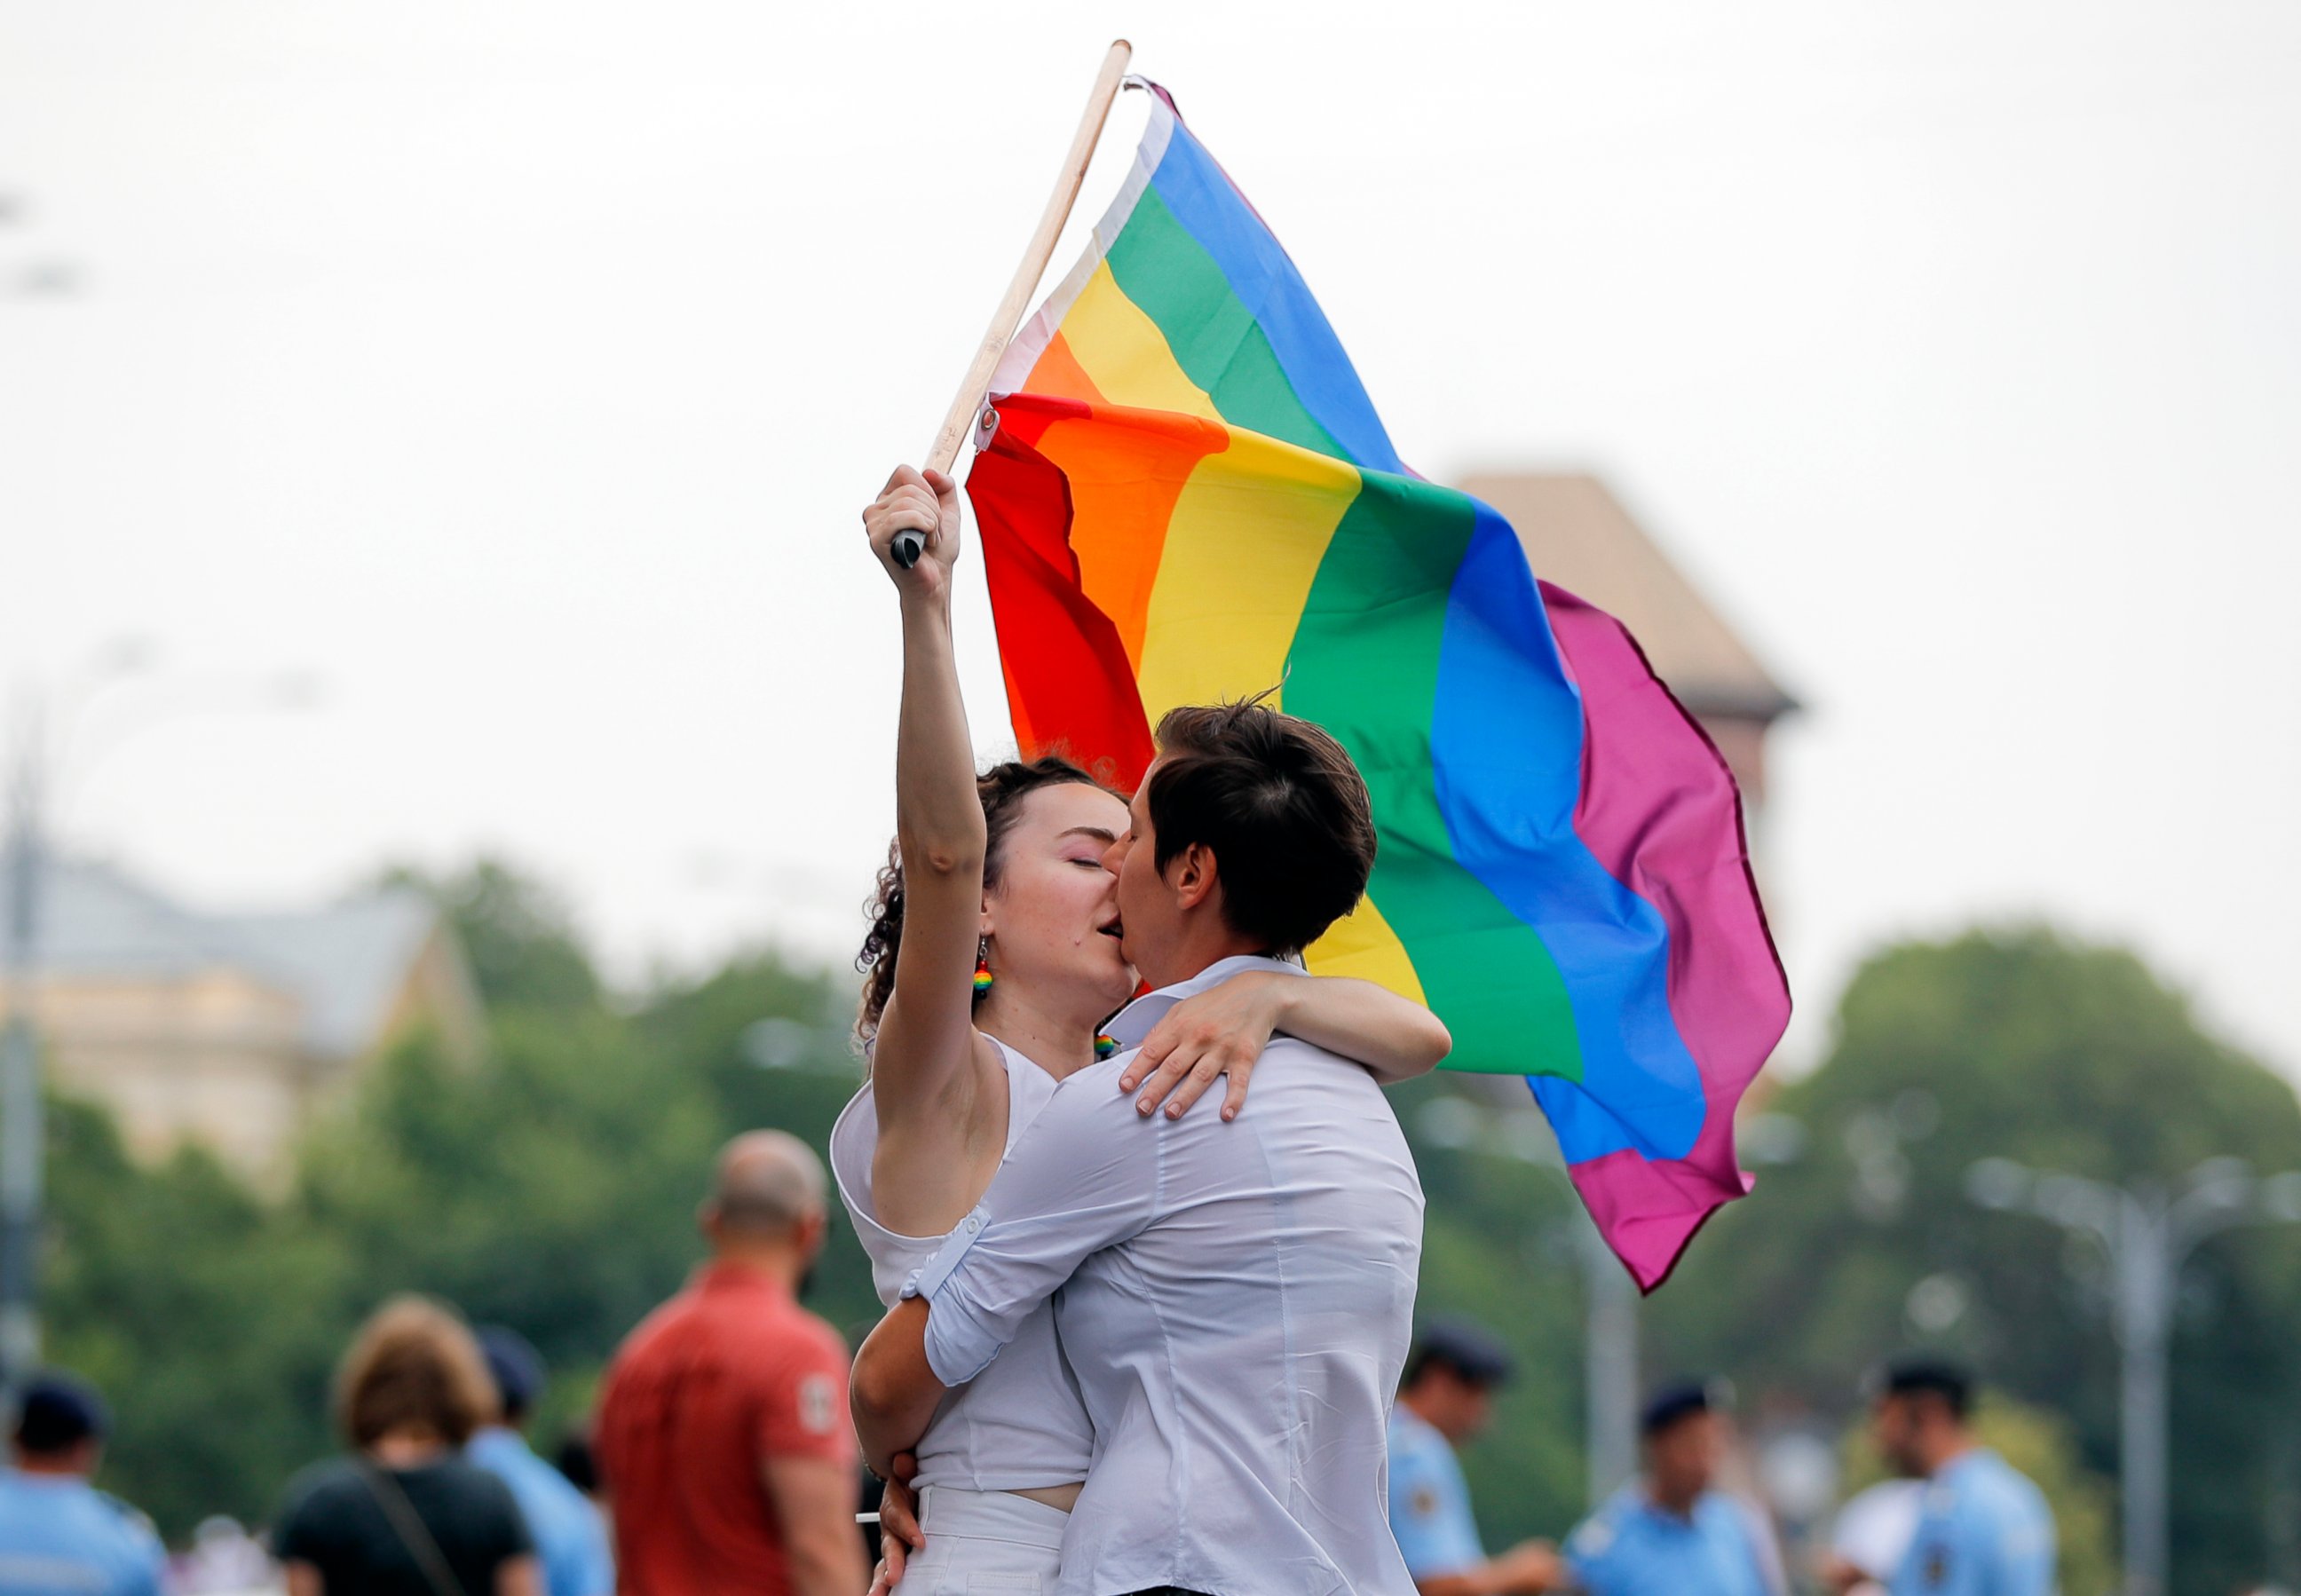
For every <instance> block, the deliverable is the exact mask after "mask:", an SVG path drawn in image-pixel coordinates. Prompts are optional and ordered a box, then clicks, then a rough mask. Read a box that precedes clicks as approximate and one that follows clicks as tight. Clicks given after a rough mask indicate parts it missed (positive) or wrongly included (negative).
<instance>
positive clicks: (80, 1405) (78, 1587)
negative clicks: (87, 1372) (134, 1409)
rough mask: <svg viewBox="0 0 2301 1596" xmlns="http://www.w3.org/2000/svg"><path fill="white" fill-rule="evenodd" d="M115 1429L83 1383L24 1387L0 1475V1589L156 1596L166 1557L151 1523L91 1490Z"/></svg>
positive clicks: (51, 1594)
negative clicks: (107, 1438) (6, 1460)
mask: <svg viewBox="0 0 2301 1596" xmlns="http://www.w3.org/2000/svg"><path fill="white" fill-rule="evenodd" d="M110 1431H111V1421H110V1416H109V1415H108V1414H107V1413H106V1412H105V1406H104V1399H103V1398H102V1397H100V1396H98V1395H97V1394H96V1388H95V1387H93V1386H91V1385H89V1384H88V1383H86V1382H84V1381H80V1380H76V1379H74V1378H73V1377H72V1376H71V1375H63V1374H54V1373H51V1374H45V1375H34V1376H33V1377H32V1379H31V1380H30V1381H29V1383H26V1385H25V1387H24V1390H23V1394H22V1395H21V1398H20V1399H19V1400H18V1402H17V1408H16V1427H15V1433H14V1434H13V1438H12V1444H11V1446H10V1449H9V1453H10V1458H9V1461H10V1465H11V1466H10V1467H9V1468H8V1469H7V1470H6V1471H5V1472H4V1473H0V1592H7V1593H8V1596H159V1592H160V1574H161V1569H162V1567H163V1566H164V1564H165V1562H166V1557H167V1554H166V1552H165V1550H164V1549H163V1548H162V1546H161V1544H160V1538H159V1536H158V1535H156V1534H155V1533H153V1531H152V1522H151V1520H149V1519H147V1518H146V1517H144V1515H142V1514H141V1513H138V1511H137V1510H136V1509H135V1508H131V1507H130V1506H129V1505H128V1504H127V1503H126V1502H123V1501H121V1500H119V1499H118V1498H117V1497H113V1496H107V1495H106V1494H105V1493H104V1492H101V1491H98V1490H97V1489H96V1487H95V1486H94V1485H91V1484H90V1483H88V1480H89V1477H90V1476H91V1475H94V1474H95V1473H96V1465H97V1464H98V1463H100V1462H101V1461H102V1460H103V1458H104V1441H105V1435H107V1434H108V1433H110Z"/></svg>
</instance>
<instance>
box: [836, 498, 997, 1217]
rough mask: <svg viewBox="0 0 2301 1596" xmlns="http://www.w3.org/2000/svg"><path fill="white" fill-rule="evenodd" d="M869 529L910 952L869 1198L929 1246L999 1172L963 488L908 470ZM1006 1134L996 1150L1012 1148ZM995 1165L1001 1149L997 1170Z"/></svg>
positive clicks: (880, 1103) (882, 1069) (877, 1054)
mask: <svg viewBox="0 0 2301 1596" xmlns="http://www.w3.org/2000/svg"><path fill="white" fill-rule="evenodd" d="M863 524H864V526H865V527H866V530H867V531H869V533H870V539H871V552H872V554H873V555H874V556H876V557H877V559H878V561H879V563H880V564H881V566H882V567H883V569H884V570H885V571H886V572H887V575H888V577H889V579H890V580H891V581H893V583H894V584H895V591H896V592H897V594H898V595H899V597H900V601H901V609H902V622H903V697H902V707H901V712H900V718H899V723H898V729H897V732H896V741H895V836H896V846H897V848H898V851H899V856H900V859H901V864H902V870H903V918H902V940H901V943H900V945H899V948H898V949H897V951H896V955H895V981H894V990H893V992H892V994H891V996H890V997H889V998H888V1000H887V1005H886V1008H885V1011H884V1012H883V1014H882V1015H881V1016H880V1019H879V1026H878V1035H877V1039H876V1041H875V1043H874V1049H873V1054H872V1065H871V1088H872V1095H873V1097H874V1100H875V1103H876V1107H877V1110H878V1116H879V1157H878V1158H877V1160H876V1161H875V1165H874V1177H873V1191H874V1201H875V1203H876V1206H877V1207H878V1208H879V1210H880V1214H879V1218H880V1221H881V1223H883V1224H886V1225H888V1226H889V1227H890V1228H891V1229H893V1230H896V1231H900V1232H906V1233H911V1234H919V1235H933V1234H937V1233H941V1231H943V1230H945V1229H948V1228H949V1226H950V1224H951V1223H953V1222H955V1221H956V1220H957V1218H958V1216H959V1215H961V1214H964V1213H965V1212H966V1208H967V1207H968V1206H969V1204H970V1203H971V1202H972V1201H973V1199H974V1194H975V1192H977V1191H981V1190H982V1183H983V1180H984V1179H987V1178H988V1173H989V1171H988V1166H987V1165H986V1166H985V1167H983V1168H982V1169H975V1168H974V1167H973V1166H974V1165H975V1164H976V1163H978V1162H983V1159H982V1158H978V1157H969V1155H970V1154H980V1153H982V1152H983V1148H982V1147H980V1146H978V1145H977V1144H978V1143H980V1142H981V1141H983V1138H982V1137H981V1136H979V1135H977V1134H975V1132H977V1131H979V1130H980V1128H981V1127H980V1126H979V1125H978V1124H977V1123H976V1122H977V1119H978V1117H979V1116H978V1115H977V1114H976V1113H975V1108H976V1107H977V1100H976V1099H977V1096H978V1093H977V1088H978V1086H979V1084H980V1082H981V1080H982V1074H983V1057H982V1055H981V1051H980V1050H981V1049H982V1048H983V1043H982V1042H981V1040H980V1039H979V1038H978V1037H977V1036H976V1034H975V1024H974V1018H973V1007H972V992H973V988H972V986H971V984H970V982H971V978H972V974H973V971H974V968H975V940H976V932H977V930H978V928H979V927H980V924H981V922H982V916H983V851H984V846H985V832H984V824H983V804H982V800H981V799H980V798H978V797H977V795H976V791H975V754H974V749H973V747H972V745H971V743H970V741H969V739H968V737H967V730H966V705H965V703H964V702H963V701H962V700H961V698H960V697H959V690H958V661H957V659H956V657H955V656H954V654H953V651H952V643H951V629H950V589H951V570H952V567H953V565H954V564H956V563H957V561H958V544H959V509H958V487H957V485H956V484H955V483H953V482H952V481H951V480H950V478H949V477H947V476H945V475H943V474H942V473H941V472H932V473H927V474H922V473H920V472H916V471H913V470H912V469H911V468H910V467H908V466H901V467H899V468H898V469H897V470H896V472H895V473H894V475H892V476H891V477H889V478H888V479H887V486H886V489H885V490H884V491H883V492H882V493H881V494H880V496H879V497H878V498H876V499H875V500H874V501H873V502H872V504H871V506H870V507H869V508H868V509H866V510H865V511H864V512H863ZM901 531H919V532H923V533H925V535H926V536H925V550H924V552H923V553H922V554H921V555H920V556H919V560H918V564H916V565H915V566H913V567H911V568H910V569H908V570H905V569H904V568H903V567H901V566H900V565H899V564H896V563H895V560H894V558H893V556H892V555H891V552H890V549H891V545H892V543H893V541H894V539H895V535H896V534H897V533H899V532H901ZM1003 1128H1004V1127H1003V1126H1001V1127H1000V1130H1001V1132H1002V1134H1001V1135H1000V1136H999V1137H997V1138H994V1139H993V1141H994V1142H1003V1140H1004V1137H1003ZM996 1152H997V1147H996V1146H995V1145H993V1146H992V1147H991V1149H990V1151H989V1154H988V1159H989V1162H990V1163H995V1162H996ZM945 1185H948V1186H949V1187H950V1190H949V1191H944V1190H943V1189H942V1188H943V1187H944V1186H945ZM954 1205H955V1207H954ZM946 1209H950V1210H952V1211H950V1212H948V1213H946V1212H945V1210H946ZM938 1221H940V1222H938Z"/></svg>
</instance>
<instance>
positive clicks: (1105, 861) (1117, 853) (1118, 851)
mask: <svg viewBox="0 0 2301 1596" xmlns="http://www.w3.org/2000/svg"><path fill="white" fill-rule="evenodd" d="M1125 863H1126V839H1125V838H1124V837H1121V838H1118V839H1117V840H1115V841H1114V842H1112V843H1111V845H1110V846H1109V848H1104V849H1103V850H1102V867H1103V868H1104V869H1105V870H1108V871H1109V872H1110V873H1111V874H1113V875H1117V873H1118V867H1119V866H1120V865H1124V864H1125Z"/></svg>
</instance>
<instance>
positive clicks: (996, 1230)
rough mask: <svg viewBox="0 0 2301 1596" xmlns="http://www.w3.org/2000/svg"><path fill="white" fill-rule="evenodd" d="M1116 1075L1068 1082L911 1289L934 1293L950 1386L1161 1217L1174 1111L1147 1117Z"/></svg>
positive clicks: (939, 1360)
mask: <svg viewBox="0 0 2301 1596" xmlns="http://www.w3.org/2000/svg"><path fill="white" fill-rule="evenodd" d="M1112 1063H1113V1064H1116V1063H1117V1061H1116V1060H1114V1061H1112ZM1116 1082H1117V1072H1116V1070H1115V1069H1113V1068H1111V1067H1110V1066H1109V1065H1103V1066H1099V1067H1097V1068H1095V1069H1092V1070H1089V1071H1086V1072H1084V1074H1079V1075H1075V1076H1073V1077H1072V1078H1071V1079H1070V1080H1069V1081H1067V1082H1064V1083H1063V1085H1062V1086H1061V1088H1060V1089H1058V1090H1057V1091H1056V1093H1055V1095H1054V1098H1053V1099H1052V1100H1050V1102H1049V1103H1048V1104H1047V1106H1046V1107H1045V1108H1044V1109H1042V1111H1041V1112H1040V1115H1039V1117H1038V1118H1037V1119H1036V1120H1034V1121H1033V1122H1032V1124H1031V1128H1030V1129H1029V1130H1027V1131H1025V1132H1024V1133H1023V1135H1022V1138H1021V1139H1020V1140H1019V1141H1017V1142H1016V1144H1015V1146H1014V1147H1013V1148H1012V1149H1010V1150H1009V1151H1008V1154H1007V1158H1006V1161H1005V1162H1004V1163H1002V1164H1001V1165H1000V1166H999V1173H998V1174H997V1175H996V1176H995V1177H993V1179H992V1182H991V1189H990V1190H989V1191H986V1192H984V1193H983V1201H982V1202H981V1204H979V1205H978V1206H977V1207H976V1208H975V1211H974V1212H973V1213H971V1214H969V1215H968V1216H966V1219H965V1220H964V1221H962V1222H961V1223H960V1224H959V1225H958V1228H957V1229H956V1230H954V1231H952V1232H951V1234H950V1240H949V1241H946V1242H945V1243H944V1244H943V1246H942V1249H941V1251H939V1252H938V1253H936V1255H935V1256H934V1258H932V1259H931V1260H929V1261H928V1262H927V1263H926V1264H925V1266H922V1267H921V1268H920V1269H918V1270H917V1271H916V1273H915V1274H913V1275H912V1277H911V1279H910V1281H909V1282H908V1283H906V1285H905V1286H904V1288H903V1295H904V1296H906V1297H924V1298H925V1299H926V1302H927V1308H928V1310H929V1311H928V1314H927V1331H926V1355H927V1363H928V1365H929V1366H930V1367H932V1368H933V1370H934V1373H935V1378H937V1379H938V1380H940V1381H941V1382H942V1383H944V1384H945V1385H964V1384H966V1383H967V1382H968V1381H970V1380H972V1379H974V1378H975V1376H976V1375H979V1374H981V1373H982V1372H983V1368H984V1366H987V1365H988V1364H989V1363H990V1362H991V1360H992V1358H996V1357H997V1356H998V1355H999V1349H1000V1348H1001V1347H1003V1346H1005V1345H1006V1344H1007V1343H1008V1341H1011V1340H1013V1339H1014V1336H1015V1333H1016V1331H1017V1329H1018V1328H1019V1327H1020V1326H1021V1324H1022V1323H1023V1321H1024V1320H1025V1318H1026V1317H1028V1316H1029V1315H1030V1313H1031V1310H1032V1309H1033V1308H1037V1307H1038V1306H1039V1304H1040V1303H1042V1302H1044V1301H1045V1300H1046V1299H1048V1298H1049V1297H1051V1296H1052V1295H1054V1293H1055V1291H1057V1290H1058V1288H1059V1287H1060V1286H1061V1285H1062V1283H1064V1282H1065V1281H1067V1280H1068V1279H1069V1278H1070V1277H1071V1272H1072V1271H1073V1270H1075V1269H1076V1268H1077V1267H1078V1266H1079V1265H1080V1264H1081V1263H1083V1262H1084V1261H1085V1259H1086V1258H1089V1257H1090V1256H1092V1254H1094V1253H1097V1252H1100V1251H1101V1250H1102V1249H1104V1248H1106V1247H1115V1246H1117V1244H1118V1243H1119V1242H1121V1241H1127V1240H1129V1239H1131V1238H1133V1237H1134V1236H1135V1235H1138V1234H1140V1233H1141V1232H1142V1228H1143V1227H1144V1226H1145V1225H1147V1224H1150V1223H1151V1219H1152V1218H1153V1217H1154V1216H1155V1215H1156V1213H1157V1208H1158V1186H1159V1162H1160V1157H1161V1151H1162V1148H1163V1147H1164V1145H1165V1142H1166V1140H1167V1138H1166V1136H1165V1135H1164V1134H1163V1132H1165V1130H1166V1128H1167V1126H1166V1123H1165V1116H1157V1117H1156V1118H1154V1119H1152V1120H1149V1121H1146V1120H1144V1119H1143V1118H1142V1116H1139V1115H1137V1114H1136V1113H1135V1112H1134V1100H1133V1099H1132V1098H1131V1097H1130V1096H1128V1095H1127V1094H1125V1093H1122V1092H1120V1091H1119V1090H1117V1084H1116Z"/></svg>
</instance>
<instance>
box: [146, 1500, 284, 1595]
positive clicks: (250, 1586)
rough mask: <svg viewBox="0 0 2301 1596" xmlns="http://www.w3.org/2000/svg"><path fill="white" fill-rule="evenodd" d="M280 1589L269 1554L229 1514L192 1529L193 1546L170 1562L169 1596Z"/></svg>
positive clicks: (234, 1593)
mask: <svg viewBox="0 0 2301 1596" xmlns="http://www.w3.org/2000/svg"><path fill="white" fill-rule="evenodd" d="M279 1588H280V1582H279V1578H278V1571H277V1570H276V1569H274V1568H273V1567H272V1554H271V1553H269V1552H267V1551H265V1550H264V1547H263V1544H262V1542H258V1541H257V1540H256V1539H255V1536H253V1535H251V1534H249V1533H247V1526H246V1525H243V1524H241V1523H240V1522H239V1520H238V1519H237V1518H234V1517H231V1516H230V1514H228V1513H214V1514H211V1515H210V1516H209V1517H205V1518H203V1519H201V1520H200V1521H199V1523H198V1524H197V1525H194V1526H193V1527H192V1543H191V1545H189V1546H188V1547H186V1548H185V1549H184V1550H183V1551H182V1553H181V1554H180V1555H179V1556H177V1557H174V1558H171V1559H169V1563H168V1590H169V1592H171V1596H255V1593H256V1592H276V1591H277V1590H278V1589H279Z"/></svg>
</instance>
